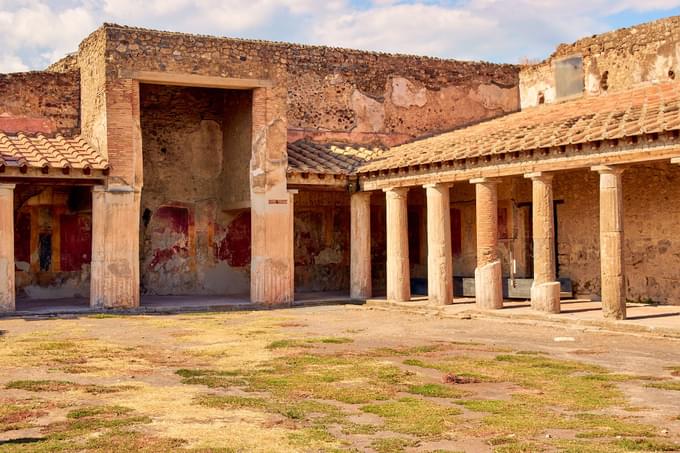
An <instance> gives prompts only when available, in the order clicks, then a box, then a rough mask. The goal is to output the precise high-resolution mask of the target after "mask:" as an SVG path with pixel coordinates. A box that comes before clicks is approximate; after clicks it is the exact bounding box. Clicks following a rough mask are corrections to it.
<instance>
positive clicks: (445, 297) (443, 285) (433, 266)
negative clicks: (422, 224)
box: [424, 184, 453, 305]
mask: <svg viewBox="0 0 680 453" xmlns="http://www.w3.org/2000/svg"><path fill="white" fill-rule="evenodd" d="M424 187H425V192H426V195H427V295H428V298H429V301H430V303H431V304H436V305H446V304H451V303H453V258H452V257H451V212H450V209H451V208H450V202H449V200H450V196H449V186H448V185H447V184H427V185H425V186H424Z"/></svg>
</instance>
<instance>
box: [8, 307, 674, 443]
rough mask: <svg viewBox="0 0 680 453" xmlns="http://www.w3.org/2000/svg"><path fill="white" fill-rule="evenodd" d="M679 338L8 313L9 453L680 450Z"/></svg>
mask: <svg viewBox="0 0 680 453" xmlns="http://www.w3.org/2000/svg"><path fill="white" fill-rule="evenodd" d="M679 346H680V342H678V341H677V340H671V339H661V338H648V337H640V336H634V335H627V334H613V333H604V332H587V331H584V330H583V329H581V330H579V329H569V328H565V327H554V326H548V325H536V326H527V325H521V324H514V323H511V322H509V321H508V320H495V321H484V320H457V319H437V318H432V317H424V316H418V315H413V314H406V313H401V312H395V311H382V310H375V309H369V308H366V307H353V306H346V307H344V306H338V307H325V308H300V309H291V310H275V311H266V312H250V313H246V312H243V313H200V314H181V315H165V316H160V315H159V316H109V315H92V316H83V317H77V318H70V319H69V318H51V319H37V318H26V319H4V320H0V452H5V451H31V452H33V451H38V452H40V451H45V452H47V451H50V452H51V451H102V452H104V451H105V452H110V451H130V452H132V451H135V452H136V451H149V452H160V451H185V450H186V451H200V452H207V451H219V452H232V451H233V452H240V451H243V452H251V451H261V452H283V451H329V452H330V451H346V452H351V451H375V452H379V453H382V452H399V451H409V452H410V451H414V452H415V451H417V452H435V451H436V452H445V451H456V452H459V451H466V452H485V451H499V452H536V451H566V452H583V451H587V452H590V451H592V452H623V451H680V347H679Z"/></svg>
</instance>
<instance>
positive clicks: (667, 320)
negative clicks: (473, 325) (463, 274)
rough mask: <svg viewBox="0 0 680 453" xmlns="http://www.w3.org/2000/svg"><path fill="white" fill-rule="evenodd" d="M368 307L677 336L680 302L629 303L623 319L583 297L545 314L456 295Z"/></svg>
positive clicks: (513, 303) (515, 303)
mask: <svg viewBox="0 0 680 453" xmlns="http://www.w3.org/2000/svg"><path fill="white" fill-rule="evenodd" d="M367 304H368V306H369V307H375V308H383V309H396V310H405V311H413V312H420V313H423V314H430V315H432V314H437V315H438V316H443V317H452V318H461V317H469V316H474V317H477V318H484V317H494V318H498V317H500V318H508V319H514V320H517V321H525V322H532V321H545V322H553V323H566V324H571V325H576V326H589V327H598V328H607V329H609V330H616V331H628V332H640V333H657V334H660V335H665V336H673V337H680V306H675V305H644V304H635V303H629V304H628V307H627V312H628V319H626V320H625V321H607V320H605V319H604V318H603V317H602V310H601V303H600V302H598V301H592V300H585V299H570V300H563V301H562V304H561V306H562V312H561V313H559V314H546V313H540V312H536V311H534V310H532V309H531V305H530V303H529V302H528V301H505V304H504V307H503V309H502V310H478V309H477V308H476V307H475V301H474V299H472V298H457V299H455V300H454V303H453V304H452V305H447V306H443V307H442V306H432V305H431V304H429V303H428V300H427V298H426V297H418V298H414V300H413V301H411V302H401V303H395V302H387V301H385V300H384V299H371V300H369V301H368V302H367Z"/></svg>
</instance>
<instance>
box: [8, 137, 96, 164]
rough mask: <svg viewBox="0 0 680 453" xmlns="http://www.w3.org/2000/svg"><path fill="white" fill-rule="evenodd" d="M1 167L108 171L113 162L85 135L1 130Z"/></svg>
mask: <svg viewBox="0 0 680 453" xmlns="http://www.w3.org/2000/svg"><path fill="white" fill-rule="evenodd" d="M0 167H34V168H58V169H66V168H68V169H70V168H76V169H90V170H107V169H108V168H109V163H108V161H107V160H106V159H105V158H104V157H103V156H102V155H101V154H99V153H98V152H97V151H96V150H95V149H94V148H92V147H91V146H90V145H89V144H88V143H87V142H86V141H85V140H84V139H83V138H82V137H81V136H75V137H68V138H67V137H64V136H62V135H56V136H54V137H47V136H45V135H43V134H37V135H26V134H24V133H21V132H20V133H18V134H12V135H8V134H5V133H3V132H0Z"/></svg>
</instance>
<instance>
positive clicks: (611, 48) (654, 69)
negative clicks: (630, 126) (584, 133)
mask: <svg viewBox="0 0 680 453" xmlns="http://www.w3.org/2000/svg"><path fill="white" fill-rule="evenodd" d="M572 57H581V58H582V68H583V69H582V77H583V92H582V94H584V95H586V96H593V95H602V94H606V93H608V92H611V91H618V90H625V89H629V88H631V87H634V86H635V85H639V84H641V83H654V82H664V81H668V80H674V79H675V77H676V74H677V73H678V72H679V71H680V16H675V17H669V18H666V19H661V20H658V21H655V22H649V23H645V24H641V25H637V26H635V27H630V28H624V29H620V30H615V31H612V32H608V33H604V34H601V35H596V36H592V37H588V38H583V39H581V40H578V41H576V42H575V43H573V44H562V45H560V46H559V47H558V48H557V50H556V51H555V52H554V53H553V54H552V55H551V56H550V58H548V59H547V60H545V61H543V62H541V63H538V64H535V65H527V66H525V67H523V68H522V70H521V72H520V97H521V104H522V108H527V107H534V106H536V105H539V104H542V103H552V102H556V101H559V100H560V99H559V98H558V97H557V95H556V92H557V90H556V88H557V87H556V83H555V81H556V79H559V74H558V73H557V72H556V69H555V68H556V66H559V63H560V62H563V61H565V59H568V58H572Z"/></svg>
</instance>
